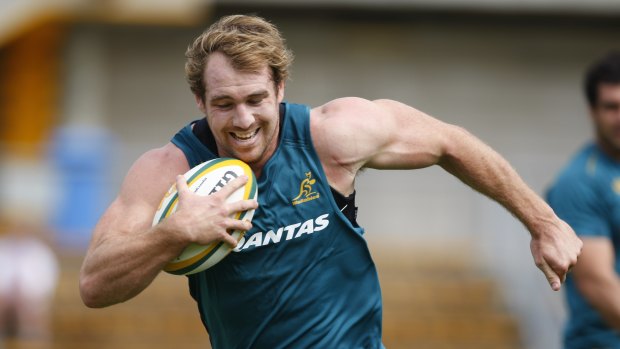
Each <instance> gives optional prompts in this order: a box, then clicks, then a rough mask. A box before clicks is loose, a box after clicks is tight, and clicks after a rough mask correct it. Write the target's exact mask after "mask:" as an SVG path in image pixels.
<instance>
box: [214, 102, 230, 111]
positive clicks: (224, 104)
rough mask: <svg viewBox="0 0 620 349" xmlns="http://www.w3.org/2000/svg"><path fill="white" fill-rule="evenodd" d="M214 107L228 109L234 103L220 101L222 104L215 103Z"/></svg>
mask: <svg viewBox="0 0 620 349" xmlns="http://www.w3.org/2000/svg"><path fill="white" fill-rule="evenodd" d="M214 107H216V108H218V109H222V110H226V109H230V108H232V104H231V103H220V104H215V105H214Z"/></svg>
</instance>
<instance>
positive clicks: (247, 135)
mask: <svg viewBox="0 0 620 349" xmlns="http://www.w3.org/2000/svg"><path fill="white" fill-rule="evenodd" d="M257 133H258V129H256V130H254V131H252V132H246V133H239V132H233V133H231V135H232V136H233V137H235V138H236V139H238V140H241V141H245V140H248V139H250V138H252V137H254V136H255V135H256V134H257Z"/></svg>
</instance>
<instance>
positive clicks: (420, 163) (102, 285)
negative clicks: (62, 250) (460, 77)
mask: <svg viewBox="0 0 620 349" xmlns="http://www.w3.org/2000/svg"><path fill="white" fill-rule="evenodd" d="M186 56H187V63H186V75H187V80H188V81H189V84H190V88H191V90H192V92H193V93H194V96H195V100H196V104H197V106H198V109H199V110H200V111H201V112H202V114H203V115H204V118H202V119H200V120H197V121H195V122H191V123H189V124H188V125H187V126H186V127H185V128H183V129H182V130H181V131H179V132H178V133H177V134H176V135H175V136H174V137H173V138H172V141H171V142H170V143H168V144H166V145H164V146H163V147H161V148H159V149H154V150H151V151H149V152H147V153H145V154H144V155H142V156H141V157H140V158H139V159H138V160H137V161H136V162H135V164H134V165H133V166H132V168H131V169H130V170H129V173H128V174H127V177H126V179H125V182H124V184H123V186H122V188H121V191H120V194H119V196H118V198H117V199H116V200H115V201H114V202H113V203H112V204H111V206H110V207H109V208H108V210H107V211H106V213H105V214H104V215H103V217H102V218H101V221H100V222H99V224H98V225H97V227H96V228H95V232H94V235H93V240H92V243H91V246H90V248H89V251H88V254H87V256H86V258H85V261H84V265H83V267H82V272H81V278H80V289H81V295H82V298H83V300H84V302H85V303H86V305H88V306H90V307H104V306H108V305H111V304H115V303H119V302H123V301H125V300H127V299H130V298H131V297H133V296H135V295H137V294H138V293H140V292H141V291H142V290H143V289H144V288H146V287H147V285H148V284H149V283H150V282H151V281H152V280H153V279H154V278H155V277H156V275H157V274H158V273H159V272H160V271H161V269H162V267H163V266H164V265H166V264H167V263H168V262H169V261H170V260H172V259H173V258H175V257H176V256H177V255H178V254H179V253H180V252H181V251H182V250H183V248H184V247H185V246H187V245H188V244H189V243H198V244H208V243H211V242H213V241H225V242H226V243H229V244H231V245H233V246H235V245H236V247H235V249H234V252H233V253H231V254H230V255H229V256H227V257H226V258H225V259H224V260H222V261H221V262H220V263H218V264H217V265H215V266H213V267H212V268H210V269H207V270H205V271H203V272H200V273H197V274H193V275H190V276H189V286H190V293H191V295H192V296H193V298H194V299H195V300H196V301H197V303H198V309H199V311H200V314H201V318H202V321H203V323H204V325H205V327H206V328H207V330H208V331H209V334H210V339H211V344H212V346H213V348H270V349H271V348H382V347H383V345H382V340H381V313H382V304H381V292H380V287H379V281H378V277H377V271H376V269H375V265H374V263H373V261H372V258H371V256H370V253H369V251H368V247H367V245H366V242H365V239H364V237H363V229H362V228H361V227H359V225H358V224H357V222H356V212H357V210H356V207H355V186H354V183H355V178H356V176H357V175H358V174H359V173H360V171H361V170H363V169H364V168H375V169H417V168H423V167H427V166H431V165H440V166H441V167H443V168H444V169H445V170H447V171H448V172H450V173H452V174H453V175H455V176H457V177H458V178H459V179H461V180H462V181H463V182H465V183H466V184H467V185H469V186H471V187H473V188H474V189H476V190H478V191H480V192H481V193H483V194H485V195H488V196H489V197H491V198H493V199H494V200H496V201H497V202H499V203H500V204H502V205H503V206H504V207H506V208H507V209H508V210H509V211H510V212H512V213H513V214H514V215H515V216H516V217H517V218H518V219H519V220H521V221H522V222H523V223H524V224H525V226H526V227H527V228H528V229H529V230H530V232H531V234H532V242H531V248H532V254H533V256H534V260H535V263H536V265H537V266H539V267H540V268H541V269H542V271H543V272H544V273H545V275H546V277H547V278H548V280H549V283H550V285H551V287H552V288H553V289H554V290H558V289H559V288H560V285H561V283H562V281H563V280H564V277H565V275H566V273H567V271H568V269H569V268H570V267H571V266H572V265H573V264H575V263H576V260H577V256H578V255H579V251H580V248H581V242H580V240H579V239H578V238H577V237H576V236H575V234H574V233H573V231H572V230H571V228H570V227H569V226H568V225H567V224H565V223H564V222H563V221H562V220H560V219H559V218H558V217H556V216H555V214H554V213H553V211H552V210H551V208H549V206H547V204H546V203H545V202H544V201H543V200H542V199H541V198H540V197H538V196H537V195H536V194H535V193H534V192H533V191H532V190H531V189H530V188H529V187H528V186H527V185H526V184H525V183H524V182H523V181H522V180H521V178H520V177H519V176H518V175H517V174H516V173H515V171H514V170H513V169H512V168H511V167H510V166H509V164H508V163H507V162H506V161H505V160H504V159H503V158H502V157H501V156H499V155H498V154H497V153H496V152H495V151H493V150H492V149H490V148H489V147H488V146H486V145H485V144H484V143H482V142H481V141H479V140H478V139H477V138H475V137H474V136H472V135H471V134H469V133H468V132H466V131H465V130H463V129H462V128H459V127H456V126H453V125H449V124H446V123H444V122H441V121H439V120H437V119H435V118H433V117H431V116H429V115H426V114H424V113H423V112H421V111H418V110H416V109H414V108H412V107H410V106H407V105H405V104H402V103H399V102H396V101H392V100H376V101H370V100H365V99H361V98H340V99H335V100H333V101H330V102H328V103H326V104H324V105H321V106H318V107H315V108H310V107H308V106H305V105H300V104H292V103H286V102H283V99H284V90H285V83H286V80H287V77H288V75H289V72H288V69H289V66H290V64H291V62H292V54H291V53H290V51H289V50H288V49H287V48H286V46H285V43H284V39H283V38H282V36H281V35H280V32H279V31H278V30H277V28H276V27H275V26H274V25H272V24H271V23H269V22H267V21H265V20H263V19H262V18H259V17H255V16H241V15H236V16H227V17H223V18H222V19H220V20H219V21H217V22H216V23H214V24H213V25H212V26H211V27H210V28H209V29H207V30H206V31H205V32H204V33H203V34H202V35H200V36H199V37H198V38H197V39H196V40H195V41H194V42H193V43H192V44H191V45H190V46H189V48H188V50H187V53H186ZM215 157H232V158H237V159H240V160H243V161H245V162H246V163H248V164H249V165H250V167H251V168H252V170H253V171H254V173H255V174H256V176H257V179H258V186H259V192H260V193H261V194H260V195H259V199H258V202H254V201H249V200H248V201H238V202H235V203H231V204H226V203H225V202H224V200H225V198H226V197H227V196H228V195H230V193H232V192H233V191H234V190H235V189H237V188H239V187H240V186H242V185H243V184H244V183H245V181H247V178H239V179H237V180H235V181H233V182H231V184H229V185H228V186H226V187H225V188H224V189H222V190H221V191H219V192H218V193H216V194H213V195H211V196H206V197H205V196H197V195H194V194H192V193H191V192H189V190H188V188H187V185H186V183H185V181H184V180H183V177H182V176H180V174H182V173H184V172H186V171H187V170H188V169H190V168H191V167H193V166H195V165H197V164H199V163H201V162H203V161H206V160H209V159H212V158H215ZM152 173H158V176H156V177H154V176H152V175H151V174H152ZM175 179H176V185H177V188H178V189H179V204H178V209H177V211H176V212H175V213H174V214H172V215H171V216H169V217H168V218H167V219H165V220H164V221H162V222H161V223H160V224H158V225H156V226H154V227H151V220H152V217H153V214H154V212H155V210H156V208H157V205H158V203H159V201H160V199H161V197H162V196H163V195H164V193H165V192H166V190H167V189H168V187H169V186H170V184H171V183H172V182H174V181H175ZM300 195H302V196H303V198H299V196H300ZM296 198H297V199H296ZM251 208H256V212H255V215H254V219H253V221H252V223H251V224H250V223H249V222H245V221H239V220H234V219H231V218H229V215H230V214H231V213H234V212H239V211H244V210H247V209H251ZM236 229H240V230H247V233H246V235H245V239H244V240H242V241H240V242H239V243H238V244H237V243H236V241H235V240H234V239H232V238H231V236H230V235H229V234H228V233H227V231H230V230H236ZM278 233H279V234H282V235H281V238H280V239H271V238H267V237H268V236H273V235H274V234H278Z"/></svg>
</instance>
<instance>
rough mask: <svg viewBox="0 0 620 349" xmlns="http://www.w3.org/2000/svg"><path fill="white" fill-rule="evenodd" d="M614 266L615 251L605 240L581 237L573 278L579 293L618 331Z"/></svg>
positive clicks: (619, 298) (618, 286) (619, 302)
mask: <svg viewBox="0 0 620 349" xmlns="http://www.w3.org/2000/svg"><path fill="white" fill-rule="evenodd" d="M614 263H615V261H614V248H613V246H612V244H611V241H610V240H609V239H608V238H604V237H584V238H583V251H582V254H581V256H580V257H579V263H578V264H577V265H576V266H575V268H574V271H573V278H574V279H575V284H576V285H577V288H578V289H579V291H580V292H581V293H582V294H583V296H584V297H585V298H586V300H587V301H588V302H589V303H590V304H591V305H592V306H593V307H594V308H596V310H598V312H599V313H600V314H601V315H602V316H603V319H605V321H606V322H607V324H608V325H609V326H610V327H612V328H615V329H616V330H617V331H620V278H619V277H618V274H617V273H616V271H615V269H614Z"/></svg>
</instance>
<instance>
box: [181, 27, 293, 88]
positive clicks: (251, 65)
mask: <svg viewBox="0 0 620 349" xmlns="http://www.w3.org/2000/svg"><path fill="white" fill-rule="evenodd" d="M213 52H221V53H223V54H225V55H226V56H227V57H228V58H230V59H231V62H232V66H233V68H235V69H237V70H239V71H243V72H258V71H260V70H261V69H262V68H263V67H264V66H265V64H266V65H267V66H268V67H269V68H270V70H271V77H272V79H273V81H274V84H275V85H276V87H277V86H278V85H279V84H280V83H281V82H285V81H286V79H287V78H288V76H289V66H290V65H291V63H292V62H293V53H292V52H291V51H290V50H288V49H287V48H286V45H285V41H284V38H283V37H282V35H281V34H280V31H279V30H278V29H277V28H276V26H275V25H273V24H271V23H269V22H267V21H266V20H264V19H263V18H260V17H257V16H246V15H233V16H226V17H222V18H221V19H220V20H218V21H217V22H215V23H213V24H212V25H211V26H210V27H209V28H208V29H207V30H206V31H204V32H203V33H202V34H201V35H200V36H198V37H197V38H196V39H195V40H194V42H193V43H192V44H190V45H189V47H188V48H187V51H186V52H185V57H186V58H187V61H186V62H185V77H186V79H187V82H188V83H189V86H190V89H191V90H192V92H193V93H194V94H195V95H196V96H199V97H200V98H204V96H205V92H206V85H205V81H204V70H205V66H206V63H207V59H208V58H209V55H210V54H211V53H213Z"/></svg>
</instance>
